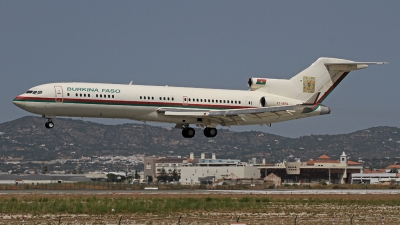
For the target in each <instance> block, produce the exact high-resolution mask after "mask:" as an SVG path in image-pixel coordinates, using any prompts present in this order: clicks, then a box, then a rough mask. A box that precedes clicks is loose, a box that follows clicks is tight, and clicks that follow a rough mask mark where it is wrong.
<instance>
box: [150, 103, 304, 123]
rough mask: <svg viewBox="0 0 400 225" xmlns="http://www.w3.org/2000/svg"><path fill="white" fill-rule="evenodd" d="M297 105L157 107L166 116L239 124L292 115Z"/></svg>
mask: <svg viewBox="0 0 400 225" xmlns="http://www.w3.org/2000/svg"><path fill="white" fill-rule="evenodd" d="M298 107H299V106H297V105H290V106H276V107H265V108H246V109H226V110H205V109H187V108H159V109H158V110H157V112H158V113H164V115H166V116H184V117H200V118H203V121H207V123H210V122H213V123H216V124H220V125H222V126H229V125H239V124H240V123H241V122H243V121H250V120H252V121H254V120H258V119H262V118H265V117H271V116H274V117H277V116H278V117H280V116H283V115H288V114H290V115H292V113H293V112H295V111H296V109H297V108H298Z"/></svg>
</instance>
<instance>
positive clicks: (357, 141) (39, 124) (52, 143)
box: [0, 116, 400, 162]
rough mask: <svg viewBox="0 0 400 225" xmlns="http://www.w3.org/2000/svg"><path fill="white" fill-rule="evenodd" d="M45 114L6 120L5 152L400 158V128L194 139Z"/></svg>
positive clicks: (0, 139)
mask: <svg viewBox="0 0 400 225" xmlns="http://www.w3.org/2000/svg"><path fill="white" fill-rule="evenodd" d="M44 121H45V120H44V119H43V118H41V117H34V116H27V117H22V118H19V119H16V120H14V121H9V122H5V123H2V124H0V156H2V157H3V159H4V157H8V156H12V157H17V158H21V157H23V159H25V160H51V159H57V158H70V157H71V152H75V154H74V157H75V158H77V157H81V156H92V155H96V156H101V155H132V154H146V155H157V156H164V155H181V156H188V155H189V153H190V152H194V153H195V155H197V156H198V155H200V153H202V152H204V153H209V154H211V153H216V154H217V156H218V158H239V159H243V160H247V159H251V158H253V157H256V158H258V159H260V158H266V159H267V162H276V161H281V160H282V159H287V158H291V157H290V156H292V157H293V158H301V159H302V160H308V159H310V158H314V159H315V158H317V157H318V156H320V155H322V154H327V155H329V156H331V158H332V159H338V158H339V155H340V154H341V153H342V152H343V151H345V152H346V154H347V155H349V156H350V157H351V158H352V159H353V160H356V159H358V158H364V159H365V158H369V159H372V158H383V157H391V158H392V157H397V156H400V154H399V149H400V129H399V128H396V127H374V128H369V129H365V130H360V131H356V132H353V133H349V134H340V135H308V136H302V137H299V138H288V137H282V136H278V135H273V134H268V133H263V132H258V131H246V132H234V131H230V130H226V129H219V133H218V136H217V137H216V138H211V139H210V138H206V137H204V136H203V135H200V134H201V133H202V130H201V129H196V132H197V133H198V135H196V137H195V138H193V139H185V138H183V137H182V136H181V130H180V129H174V128H172V127H158V126H150V125H146V124H133V123H132V124H121V125H104V124H99V123H93V122H88V121H82V120H73V119H63V118H58V119H55V120H54V121H55V124H56V126H55V127H54V128H53V129H46V128H45V127H44Z"/></svg>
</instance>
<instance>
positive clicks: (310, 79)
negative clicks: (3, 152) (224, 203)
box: [13, 57, 387, 138]
mask: <svg viewBox="0 0 400 225" xmlns="http://www.w3.org/2000/svg"><path fill="white" fill-rule="evenodd" d="M370 64H387V63H386V62H355V61H350V60H345V59H338V58H327V57H322V58H319V59H318V60H317V61H315V62H314V63H313V64H311V65H310V66H309V67H308V68H306V69H305V70H303V71H302V72H300V73H298V74H297V75H295V76H294V77H292V78H291V79H270V78H257V77H252V78H249V79H248V82H247V84H248V86H249V87H250V89H249V90H225V89H208V88H193V87H170V86H148V85H133V84H132V82H131V83H129V84H106V83H81V82H71V83H49V84H43V85H39V86H35V87H32V88H29V90H28V91H26V92H25V93H23V94H21V95H18V96H17V97H15V98H14V99H13V103H14V104H15V105H16V106H18V107H19V108H21V109H23V110H26V111H28V112H31V113H34V114H39V115H42V117H43V118H46V119H47V122H46V123H45V127H46V128H48V129H51V128H53V127H54V123H53V121H52V119H53V118H56V117H60V116H61V117H91V118H123V119H131V120H137V121H143V122H146V121H152V122H165V123H174V124H176V125H175V128H179V129H182V136H183V137H185V138H193V137H194V136H195V130H194V129H193V128H192V127H191V125H195V126H197V127H202V128H204V130H203V132H204V136H206V137H210V138H211V137H215V136H216V135H217V129H216V127H217V126H218V125H221V126H227V127H230V126H237V125H255V124H259V125H268V126H271V124H272V123H277V122H282V121H289V120H294V119H301V118H308V117H312V116H318V115H326V114H330V112H331V110H330V108H328V107H327V106H325V105H322V102H323V101H324V100H325V99H326V97H327V96H328V95H329V94H330V93H331V92H332V91H333V89H334V88H335V87H336V86H337V85H338V84H339V83H340V82H341V81H342V80H343V79H344V78H345V77H346V76H347V75H348V73H349V72H350V71H353V70H359V69H364V68H367V67H368V65H370Z"/></svg>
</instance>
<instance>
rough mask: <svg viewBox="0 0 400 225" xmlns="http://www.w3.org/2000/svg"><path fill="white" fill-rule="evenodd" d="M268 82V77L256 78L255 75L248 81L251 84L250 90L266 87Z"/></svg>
mask: <svg viewBox="0 0 400 225" xmlns="http://www.w3.org/2000/svg"><path fill="white" fill-rule="evenodd" d="M266 83H267V78H254V77H251V78H249V80H248V81H247V84H248V85H249V87H250V90H252V91H254V90H257V89H259V88H262V87H265V85H266Z"/></svg>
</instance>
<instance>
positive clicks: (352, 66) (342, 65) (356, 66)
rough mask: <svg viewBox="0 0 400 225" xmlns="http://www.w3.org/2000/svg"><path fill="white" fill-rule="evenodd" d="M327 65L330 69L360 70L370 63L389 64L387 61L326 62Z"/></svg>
mask: <svg viewBox="0 0 400 225" xmlns="http://www.w3.org/2000/svg"><path fill="white" fill-rule="evenodd" d="M324 64H325V66H327V68H328V70H336V71H346V72H349V71H352V70H360V69H365V68H367V67H368V65H371V64H375V65H382V64H388V63H387V62H325V63H324Z"/></svg>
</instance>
